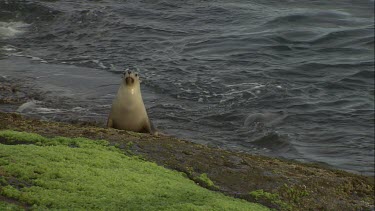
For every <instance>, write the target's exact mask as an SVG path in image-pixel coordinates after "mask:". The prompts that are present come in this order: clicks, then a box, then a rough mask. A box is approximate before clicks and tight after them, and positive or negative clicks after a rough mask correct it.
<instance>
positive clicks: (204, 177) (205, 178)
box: [196, 173, 219, 189]
mask: <svg viewBox="0 0 375 211" xmlns="http://www.w3.org/2000/svg"><path fill="white" fill-rule="evenodd" d="M196 180H197V181H198V182H200V183H203V184H204V185H205V186H207V187H210V188H215V189H218V188H219V187H217V186H216V185H215V184H214V182H212V181H211V180H210V178H208V176H207V174H206V173H203V174H201V175H199V177H197V178H196Z"/></svg>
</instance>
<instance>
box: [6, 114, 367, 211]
mask: <svg viewBox="0 0 375 211" xmlns="http://www.w3.org/2000/svg"><path fill="white" fill-rule="evenodd" d="M0 130H16V131H22V132H31V133H37V134H40V135H42V136H45V137H56V136H64V137H70V138H75V137H84V138H89V139H93V140H99V139H104V140H107V141H108V142H110V144H111V145H113V146H115V147H117V148H119V149H120V150H121V151H122V152H123V153H125V154H128V155H135V156H141V157H142V158H144V159H145V160H147V161H151V162H155V163H156V164H158V165H160V166H163V167H166V168H168V169H172V170H177V171H179V172H183V173H185V174H186V175H187V176H188V178H190V179H191V180H193V181H194V182H196V183H197V184H199V185H200V186H202V187H205V188H208V189H210V190H214V191H219V192H222V193H224V194H225V195H229V196H233V197H236V198H241V199H245V200H247V201H249V202H256V203H260V204H263V205H265V206H267V207H270V208H275V209H290V210H308V209H313V210H317V209H324V210H343V209H345V210H357V209H362V210H371V209H374V195H373V192H374V177H373V176H363V175H357V174H354V173H349V172H345V171H342V170H336V169H331V168H327V167H323V166H319V165H317V164H308V163H300V162H297V161H289V160H285V159H278V158H270V157H265V156H260V155H250V154H246V153H240V152H233V151H227V150H223V149H219V148H214V147H208V146H205V145H200V144H195V143H191V142H188V141H184V140H180V139H177V138H174V137H169V136H151V135H148V134H139V133H133V132H127V131H120V130H116V129H107V128H101V127H95V126H89V125H82V124H81V125H78V124H68V123H61V122H48V121H42V120H38V119H33V118H28V117H24V116H21V115H19V114H14V113H2V112H0ZM207 178H208V179H207ZM0 200H1V199H0Z"/></svg>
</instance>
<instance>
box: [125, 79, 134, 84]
mask: <svg viewBox="0 0 375 211" xmlns="http://www.w3.org/2000/svg"><path fill="white" fill-rule="evenodd" d="M125 83H126V85H131V84H133V83H134V78H132V77H126V78H125Z"/></svg>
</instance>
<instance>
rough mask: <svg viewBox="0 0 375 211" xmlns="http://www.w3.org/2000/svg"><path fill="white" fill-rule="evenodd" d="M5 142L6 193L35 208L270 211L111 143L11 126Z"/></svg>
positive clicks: (2, 135) (1, 150) (1, 151)
mask: <svg viewBox="0 0 375 211" xmlns="http://www.w3.org/2000/svg"><path fill="white" fill-rule="evenodd" d="M0 142H1V143H2V144H0V155H1V156H0V177H1V178H2V180H3V182H2V183H1V186H0V194H1V196H2V197H3V198H5V199H9V200H17V201H20V202H22V203H24V205H25V206H27V207H29V208H31V209H38V210H40V209H42V210H44V209H68V210H76V209H84V210H104V209H107V210H267V208H265V207H263V206H261V205H257V204H253V203H250V202H247V201H245V200H241V199H235V198H231V197H228V196H224V195H223V194H222V193H218V192H212V191H209V190H207V189H204V188H202V187H199V186H198V185H196V184H195V183H194V182H193V181H191V180H189V179H188V178H186V177H184V175H183V174H181V173H180V172H177V171H172V170H168V169H166V168H163V167H161V166H158V165H156V164H155V163H152V162H148V161H144V160H142V159H138V158H137V157H132V156H127V155H124V154H123V153H122V151H121V150H119V149H118V148H115V147H113V146H110V145H109V142H106V141H94V140H89V139H85V138H74V139H72V138H64V137H56V138H45V137H42V136H39V135H37V134H31V133H25V132H15V131H9V130H5V131H0ZM22 142H24V143H25V144H20V143H22ZM0 200H1V198H0ZM1 206H2V208H4V209H5V208H6V209H9V210H13V209H15V210H17V209H20V208H22V207H20V206H17V204H11V203H7V204H5V203H3V204H0V208H1Z"/></svg>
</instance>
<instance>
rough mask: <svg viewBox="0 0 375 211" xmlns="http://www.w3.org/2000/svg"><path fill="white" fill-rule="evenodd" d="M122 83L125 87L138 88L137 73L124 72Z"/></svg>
mask: <svg viewBox="0 0 375 211" xmlns="http://www.w3.org/2000/svg"><path fill="white" fill-rule="evenodd" d="M123 82H124V84H125V85H126V86H127V87H134V86H139V83H140V80H139V75H138V73H137V72H132V71H130V70H125V72H124V73H123Z"/></svg>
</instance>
